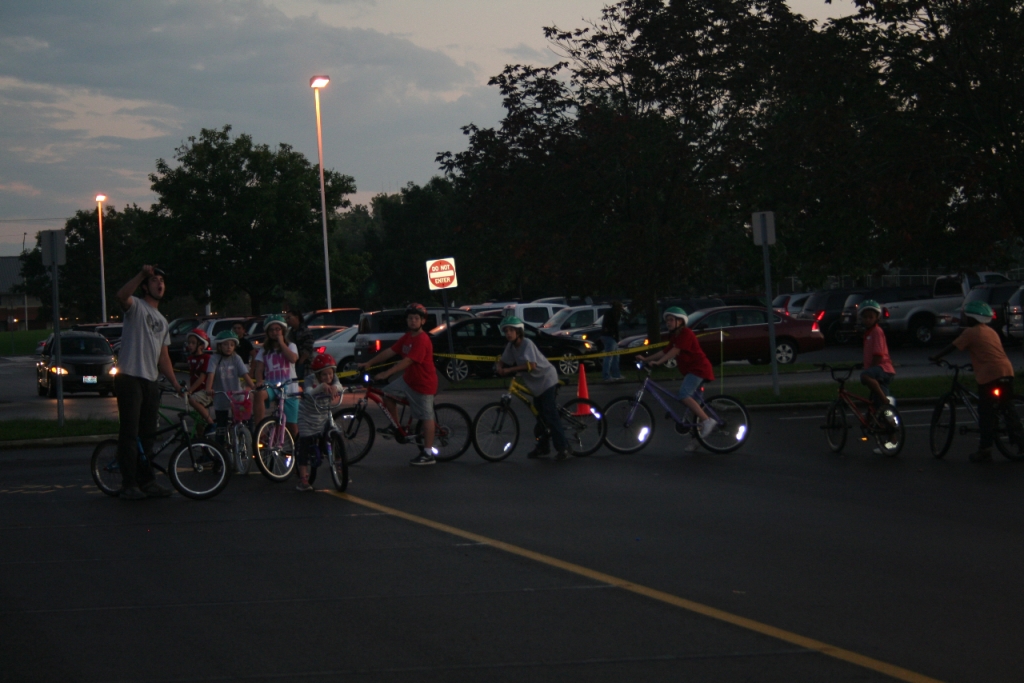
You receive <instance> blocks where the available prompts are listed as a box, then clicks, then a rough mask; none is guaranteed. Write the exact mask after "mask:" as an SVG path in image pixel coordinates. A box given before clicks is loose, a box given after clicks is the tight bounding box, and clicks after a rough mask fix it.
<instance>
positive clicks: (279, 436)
mask: <svg viewBox="0 0 1024 683" xmlns="http://www.w3.org/2000/svg"><path fill="white" fill-rule="evenodd" d="M298 382H299V380H297V379H290V380H288V381H287V382H278V383H277V384H275V385H273V386H274V388H275V389H277V397H276V398H275V399H274V402H275V403H276V404H277V405H276V406H275V408H274V419H275V420H276V422H277V424H276V425H274V430H273V433H272V434H271V435H270V443H269V446H270V447H271V448H281V447H283V446H284V433H285V430H287V429H288V426H287V420H286V419H285V414H284V402H285V401H286V400H288V399H289V398H291V397H290V396H286V395H285V393H284V388H285V387H286V386H288V385H289V384H298Z"/></svg>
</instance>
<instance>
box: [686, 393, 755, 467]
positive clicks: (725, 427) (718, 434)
mask: <svg viewBox="0 0 1024 683" xmlns="http://www.w3.org/2000/svg"><path fill="white" fill-rule="evenodd" d="M705 406H706V407H708V408H711V412H712V413H713V415H709V417H712V419H714V415H717V416H718V421H717V424H716V425H715V428H714V429H713V430H712V431H711V433H710V434H708V435H707V436H701V435H700V429H698V430H697V441H699V442H700V444H701V445H702V446H704V448H706V449H708V450H709V451H711V452H712V453H732V452H733V451H735V450H736V449H737V448H739V447H740V446H742V445H743V444H745V443H746V442H747V437H748V436H750V414H749V413H747V407H746V406H745V405H743V403H742V402H741V401H740V400H739V399H738V398H733V397H732V396H725V395H719V396H713V397H712V398H710V399H708V400H707V401H705Z"/></svg>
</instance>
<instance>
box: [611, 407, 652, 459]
mask: <svg viewBox="0 0 1024 683" xmlns="http://www.w3.org/2000/svg"><path fill="white" fill-rule="evenodd" d="M604 421H605V423H606V428H605V435H604V444H605V445H606V446H608V450H610V451H613V452H615V453H622V454H627V453H636V452H637V451H639V450H641V449H642V448H644V447H645V446H646V445H647V444H648V443H650V441H651V437H653V436H654V413H652V412H651V409H650V408H648V407H647V404H646V403H644V402H643V401H640V402H637V400H636V399H635V398H633V397H629V396H623V397H622V398H617V399H615V400H613V401H612V402H611V403H609V404H608V405H606V406H605V407H604Z"/></svg>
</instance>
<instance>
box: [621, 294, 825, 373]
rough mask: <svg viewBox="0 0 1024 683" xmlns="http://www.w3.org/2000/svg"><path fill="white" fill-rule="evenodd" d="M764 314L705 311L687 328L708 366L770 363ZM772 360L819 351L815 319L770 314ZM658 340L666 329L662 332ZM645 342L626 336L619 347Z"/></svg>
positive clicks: (739, 309) (743, 309) (749, 309)
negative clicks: (702, 352)
mask: <svg viewBox="0 0 1024 683" xmlns="http://www.w3.org/2000/svg"><path fill="white" fill-rule="evenodd" d="M766 318H767V312H766V311H765V310H764V309H763V308H760V307H757V308H755V307H753V306H724V307H719V308H707V309H704V310H701V311H697V312H695V313H693V314H692V315H690V319H689V322H688V323H687V326H688V327H689V328H690V329H692V330H693V331H694V332H695V333H696V334H697V339H698V342H699V343H700V347H701V349H702V350H703V351H704V353H705V354H706V355H707V357H708V359H709V360H710V361H711V362H712V363H721V362H723V361H727V360H746V361H750V362H751V363H754V364H764V363H770V362H771V351H770V349H771V346H770V344H769V335H768V323H767V322H766ZM774 318H775V357H776V359H777V360H778V362H779V363H780V364H782V365H788V364H790V363H795V362H796V359H797V356H798V355H799V354H801V353H810V352H812V351H820V350H821V349H823V348H824V347H825V337H824V335H823V334H822V333H821V327H820V325H819V324H818V322H817V321H815V320H800V319H797V318H793V317H791V316H786V315H782V314H778V313H776V314H774ZM661 339H662V341H665V340H667V339H668V330H662V333H661ZM648 343H649V341H648V337H647V336H646V335H636V336H634V337H626V338H624V339H623V340H622V341H620V342H619V348H633V347H642V346H645V345H647V344H648Z"/></svg>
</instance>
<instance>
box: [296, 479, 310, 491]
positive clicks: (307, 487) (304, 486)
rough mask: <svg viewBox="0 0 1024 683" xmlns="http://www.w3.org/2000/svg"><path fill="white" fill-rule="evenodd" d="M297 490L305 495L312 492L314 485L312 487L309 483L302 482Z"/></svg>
mask: <svg viewBox="0 0 1024 683" xmlns="http://www.w3.org/2000/svg"><path fill="white" fill-rule="evenodd" d="M295 490H296V491H302V492H303V493H305V492H307V491H312V490H313V487H312V485H310V483H309V482H308V481H300V482H299V483H298V484H296V486H295Z"/></svg>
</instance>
